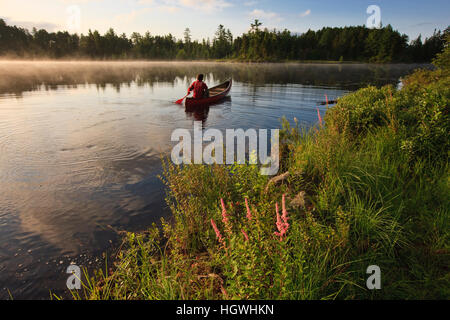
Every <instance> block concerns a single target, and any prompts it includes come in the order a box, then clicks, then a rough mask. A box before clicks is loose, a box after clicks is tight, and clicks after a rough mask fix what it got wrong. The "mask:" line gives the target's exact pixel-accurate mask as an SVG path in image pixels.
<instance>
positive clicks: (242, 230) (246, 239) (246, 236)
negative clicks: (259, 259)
mask: <svg viewBox="0 0 450 320" xmlns="http://www.w3.org/2000/svg"><path fill="white" fill-rule="evenodd" d="M241 232H242V234H243V235H244V237H245V241H248V235H247V233H245V231H244V229H241Z"/></svg>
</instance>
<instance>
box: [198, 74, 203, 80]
mask: <svg viewBox="0 0 450 320" xmlns="http://www.w3.org/2000/svg"><path fill="white" fill-rule="evenodd" d="M197 80H198V81H203V74H202V73H200V74H198V75H197Z"/></svg>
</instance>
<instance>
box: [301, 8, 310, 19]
mask: <svg viewBox="0 0 450 320" xmlns="http://www.w3.org/2000/svg"><path fill="white" fill-rule="evenodd" d="M310 14H311V10H310V9H308V10H306V11H305V12H302V13H300V17H302V18H304V17H306V16H309V15H310Z"/></svg>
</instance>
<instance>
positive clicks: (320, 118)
mask: <svg viewBox="0 0 450 320" xmlns="http://www.w3.org/2000/svg"><path fill="white" fill-rule="evenodd" d="M317 116H318V117H319V123H320V126H322V117H321V116H320V111H319V108H317Z"/></svg>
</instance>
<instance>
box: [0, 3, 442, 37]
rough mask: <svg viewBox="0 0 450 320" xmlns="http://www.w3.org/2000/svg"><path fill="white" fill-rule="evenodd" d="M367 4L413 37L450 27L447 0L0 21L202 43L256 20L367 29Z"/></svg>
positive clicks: (107, 7) (294, 27) (80, 6)
mask: <svg viewBox="0 0 450 320" xmlns="http://www.w3.org/2000/svg"><path fill="white" fill-rule="evenodd" d="M369 5H377V6H379V8H380V11H381V20H382V23H383V24H384V25H386V24H391V25H392V26H393V27H394V29H398V30H399V31H400V32H401V33H406V34H407V35H408V36H409V37H410V39H413V38H416V37H417V36H418V35H419V34H422V37H423V38H424V37H428V36H430V35H431V34H432V33H433V30H434V29H435V28H436V29H441V30H443V29H445V28H446V27H447V26H448V25H449V24H450V18H449V17H450V1H448V0H428V1H414V0H410V1H406V0H391V1H387V0H380V1H364V0H347V1H337V0H322V1H318V0H316V1H313V0H297V1H294V0H288V1H281V0H278V1H269V0H39V1H35V0H13V1H11V0H0V17H2V18H4V19H6V21H7V22H8V23H10V24H17V25H20V26H24V27H27V28H29V29H31V28H32V27H33V26H36V27H38V28H39V27H41V28H46V29H47V30H51V31H54V30H67V29H69V31H72V32H78V33H86V32H87V30H88V29H89V28H90V29H97V30H99V31H100V32H101V33H103V32H105V31H106V30H107V29H108V28H109V27H113V28H114V30H116V32H118V33H122V32H125V33H126V34H127V35H130V34H131V32H133V31H137V32H141V33H144V32H145V31H147V30H148V31H150V32H151V33H152V34H168V33H172V34H173V35H175V36H176V37H177V38H181V37H182V34H183V30H184V29H185V28H186V27H189V28H190V30H191V32H192V36H193V38H194V39H202V38H208V37H209V38H212V37H213V36H214V31H215V30H216V29H217V26H218V25H219V24H223V25H225V27H226V28H229V29H230V30H231V31H232V33H233V34H234V35H235V36H236V35H240V34H242V33H243V32H246V31H247V30H248V29H249V27H250V23H251V22H252V21H253V20H254V19H255V18H258V19H259V20H260V21H262V22H263V27H264V26H266V27H268V28H277V29H284V28H287V29H289V30H291V31H293V32H305V31H307V30H308V29H309V28H311V29H313V30H317V29H320V28H322V27H324V26H346V25H347V26H348V25H363V24H365V23H366V20H367V18H368V17H369V14H367V13H366V9H367V7H368V6H369ZM78 12H79V17H80V19H78V20H77V19H76V17H78V15H77V14H78ZM74 17H75V19H74ZM74 21H75V22H74ZM76 21H79V23H78V22H76Z"/></svg>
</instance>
